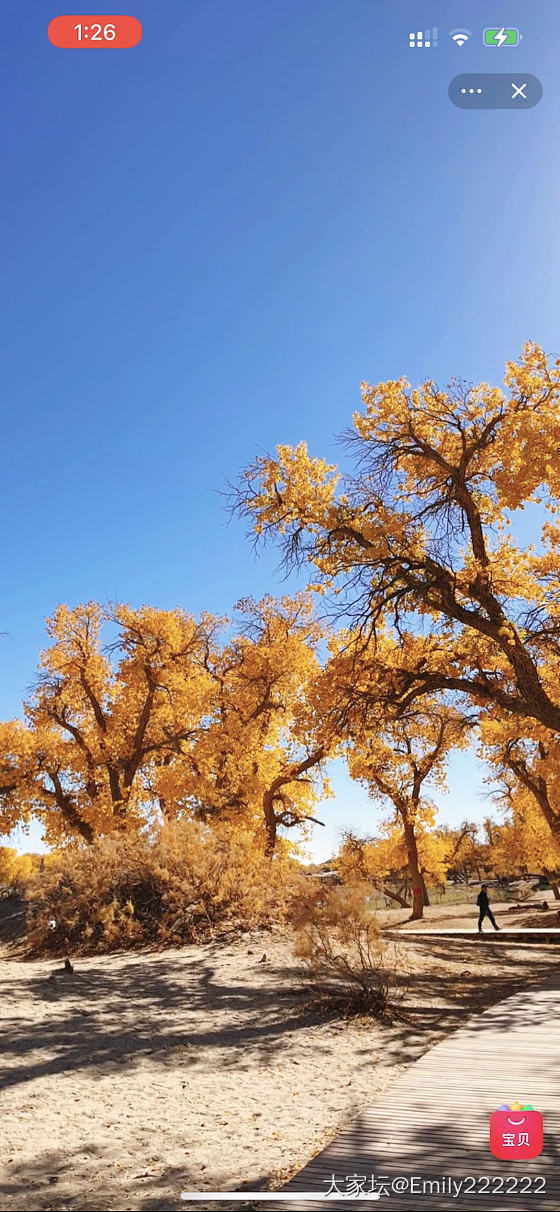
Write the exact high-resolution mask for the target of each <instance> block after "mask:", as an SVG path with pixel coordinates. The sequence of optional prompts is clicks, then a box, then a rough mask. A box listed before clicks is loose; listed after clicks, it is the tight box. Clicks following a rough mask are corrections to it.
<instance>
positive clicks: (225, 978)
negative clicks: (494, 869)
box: [0, 906, 560, 1212]
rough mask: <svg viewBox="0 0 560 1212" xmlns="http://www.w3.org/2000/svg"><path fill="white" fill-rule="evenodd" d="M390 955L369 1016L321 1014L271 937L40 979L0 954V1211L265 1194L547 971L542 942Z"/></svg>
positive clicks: (443, 943) (42, 970)
mask: <svg viewBox="0 0 560 1212" xmlns="http://www.w3.org/2000/svg"><path fill="white" fill-rule="evenodd" d="M454 908H456V907H454ZM458 908H462V907H460V906H459V907H458ZM501 908H502V907H501ZM433 912H434V913H435V912H436V911H433ZM471 915H472V910H471ZM391 916H393V915H392V914H391ZM403 916H406V914H404V915H403V913H402V912H401V913H400V919H401V920H402V919H403ZM437 916H439V915H437ZM469 946H470V944H469ZM398 947H399V967H400V969H401V970H403V971H405V972H406V981H407V984H408V993H407V996H406V999H405V1001H404V1002H403V1004H402V1011H401V1015H400V1016H399V1017H397V1018H396V1019H394V1020H393V1021H392V1022H389V1021H387V1022H383V1023H380V1022H376V1021H371V1020H367V1019H360V1020H355V1019H354V1020H351V1021H349V1022H340V1021H335V1020H332V1019H331V1020H329V1019H327V1018H325V1017H322V1016H321V1015H320V1014H319V1013H318V1012H317V1009H316V1008H312V1007H311V1006H310V1004H309V989H308V987H306V986H305V985H302V982H301V979H300V978H301V970H300V969H299V966H298V965H297V962H296V961H295V960H294V958H293V954H292V950H291V946H290V943H289V941H288V940H286V939H285V938H284V937H283V936H282V935H281V933H280V932H279V931H274V932H273V933H259V934H253V935H243V936H242V937H241V938H237V939H235V940H233V941H229V942H227V943H221V944H218V943H214V944H208V945H206V946H202V947H190V948H186V947H185V948H181V949H177V950H172V951H165V952H141V953H133V954H130V953H128V954H119V955H112V956H107V957H99V958H91V959H81V960H78V961H77V962H76V971H75V973H74V975H72V976H62V975H60V976H56V979H55V980H52V979H51V980H49V979H48V977H49V974H51V973H52V972H53V970H56V969H60V963H59V962H57V961H56V962H54V963H53V962H52V961H40V962H39V961H34V962H21V961H18V960H17V959H14V958H12V957H10V956H9V954H8V953H7V952H6V951H4V953H3V958H2V959H1V960H0V982H1V988H2V999H1V1010H0V1017H1V1022H0V1036H1V1038H2V1061H1V1072H0V1091H1V1093H0V1108H1V1109H0V1114H1V1125H2V1171H1V1179H0V1196H1V1207H2V1208H5V1209H24V1208H25V1209H31V1212H35V1210H37V1212H39V1210H41V1212H43V1210H46V1209H55V1210H57V1212H63V1210H66V1209H82V1210H84V1212H89V1210H91V1212H93V1210H103V1212H104V1210H116V1209H122V1210H123V1212H124V1210H128V1209H134V1210H138V1212H139V1210H144V1209H152V1210H155V1209H160V1210H162V1212H166V1210H171V1209H177V1210H178V1209H180V1208H184V1207H185V1206H186V1207H189V1205H185V1204H184V1203H182V1202H181V1200H180V1198H179V1196H180V1192H181V1191H182V1190H185V1189H189V1190H198V1191H201V1190H210V1191H211V1190H213V1191H216V1190H224V1189H225V1190H232V1189H236V1190H238V1189H240V1188H243V1187H244V1186H245V1185H246V1186H247V1189H250V1188H253V1190H254V1189H258V1188H259V1187H260V1188H261V1189H263V1188H265V1187H267V1186H278V1185H280V1184H281V1182H282V1181H284V1180H285V1179H287V1177H289V1176H290V1175H291V1174H292V1173H294V1172H295V1171H296V1170H297V1169H299V1168H300V1167H301V1166H302V1165H303V1164H304V1163H305V1162H306V1161H308V1160H309V1159H310V1157H312V1156H313V1155H314V1154H315V1153H316V1152H317V1151H318V1150H319V1149H321V1148H322V1147H323V1146H324V1145H325V1144H326V1142H327V1141H328V1140H329V1139H331V1138H332V1136H333V1135H335V1134H336V1132H337V1131H338V1130H339V1129H341V1128H342V1127H344V1126H345V1125H346V1124H347V1123H348V1122H349V1120H351V1119H352V1118H353V1117H354V1115H355V1114H357V1113H358V1112H359V1111H360V1110H361V1109H362V1108H363V1107H364V1106H365V1105H367V1104H371V1103H373V1102H375V1101H376V1100H377V1099H378V1098H379V1097H380V1096H382V1095H383V1092H384V1091H385V1090H386V1089H387V1087H388V1086H389V1084H390V1082H391V1080H392V1079H393V1078H394V1077H395V1075H396V1074H397V1073H399V1072H400V1071H401V1070H402V1068H403V1066H406V1065H410V1064H411V1063H413V1062H414V1060H415V1059H416V1058H417V1057H418V1056H419V1055H421V1053H422V1052H424V1051H425V1050H426V1049H427V1048H428V1047H430V1046H431V1045H432V1044H433V1043H434V1042H436V1041H437V1040H438V1039H440V1038H441V1037H442V1035H443V1034H445V1033H446V1032H448V1031H449V1030H452V1029H453V1028H454V1027H456V1026H459V1025H461V1024H462V1023H464V1021H465V1018H466V1017H467V1016H468V1015H469V1014H471V1013H477V1012H479V1011H480V1010H483V1009H485V1008H486V1006H487V1005H489V1004H490V1003H491V1002H492V1001H496V1000H499V999H500V998H501V997H504V996H507V995H508V994H509V993H511V992H513V991H514V990H515V989H516V988H519V987H521V986H522V985H524V984H527V983H531V982H533V981H536V980H540V979H543V978H544V977H545V976H546V975H548V973H549V972H550V970H551V969H552V968H553V967H556V968H558V967H559V966H560V950H557V949H556V948H555V947H539V948H535V947H530V946H525V947H522V946H520V945H515V944H513V943H511V944H510V943H509V942H506V943H504V942H503V941H502V942H501V943H500V944H499V945H498V944H492V945H487V944H486V943H484V944H480V942H479V941H478V940H477V939H475V940H474V941H473V944H472V947H471V949H470V950H469V951H468V952H467V951H466V949H465V942H464V940H453V939H451V940H439V939H438V940H428V942H427V943H426V942H425V941H421V940H412V939H410V938H409V937H407V938H406V940H404V941H403V942H402V943H400V942H399V944H398ZM263 956H266V958H265V959H263ZM190 1206H191V1207H194V1206H195V1205H193V1204H191V1205H190ZM198 1206H199V1207H200V1205H198Z"/></svg>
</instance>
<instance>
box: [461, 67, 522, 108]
mask: <svg viewBox="0 0 560 1212" xmlns="http://www.w3.org/2000/svg"><path fill="white" fill-rule="evenodd" d="M542 95H543V86H542V84H541V82H540V80H539V79H538V77H537V76H531V75H528V74H527V73H525V74H523V75H515V74H514V73H513V72H468V73H467V72H465V73H464V75H462V76H455V78H454V79H453V80H452V81H451V84H450V85H449V96H450V98H451V100H452V102H453V104H454V105H458V106H459V108H460V109H532V107H533V105H538V103H539V101H540V99H541V97H542Z"/></svg>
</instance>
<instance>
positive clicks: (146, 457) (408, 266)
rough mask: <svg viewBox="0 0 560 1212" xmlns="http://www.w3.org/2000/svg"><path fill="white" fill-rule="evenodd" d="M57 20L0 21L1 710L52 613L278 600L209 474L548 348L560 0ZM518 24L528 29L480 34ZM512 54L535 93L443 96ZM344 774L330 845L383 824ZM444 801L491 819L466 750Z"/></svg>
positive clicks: (215, 3) (216, 475)
mask: <svg viewBox="0 0 560 1212" xmlns="http://www.w3.org/2000/svg"><path fill="white" fill-rule="evenodd" d="M72 7H73V11H75V12H76V13H87V12H88V10H89V11H91V5H86V6H84V5H79V4H75V5H73V6H72ZM58 11H60V10H57V9H56V8H53V7H52V6H51V5H50V4H46V3H43V0H41V2H34V0H31V2H30V0H26V3H25V4H24V5H22V4H21V2H20V0H17V2H15V0H3V2H2V5H1V7H0V21H1V23H2V37H1V39H0V55H1V58H2V63H1V71H0V87H1V89H2V92H3V97H2V109H1V112H2V115H3V129H2V152H3V157H2V159H3V176H4V181H5V183H6V182H7V185H6V184H5V187H4V192H3V199H2V202H3V227H4V235H5V248H4V256H3V270H4V289H3V292H2V311H3V314H2V318H1V324H2V337H3V347H4V355H3V359H2V363H1V374H2V379H3V382H2V399H3V438H4V442H3V446H4V451H3V453H4V458H3V467H2V478H1V482H0V492H1V493H2V497H3V500H2V516H3V519H4V525H3V527H2V537H1V547H2V551H1V567H2V570H3V574H4V575H3V585H2V594H1V597H0V608H1V609H0V613H1V618H0V628H1V629H2V631H3V632H4V633H5V634H4V637H3V638H2V639H1V640H0V670H1V685H0V711H1V713H2V717H4V718H6V717H8V716H12V715H15V714H18V713H19V711H20V708H21V699H22V695H24V694H25V691H26V688H27V686H28V685H29V683H30V682H31V681H32V679H33V675H34V671H35V667H36V662H37V656H38V651H39V649H40V647H41V646H42V644H43V643H44V627H43V620H44V618H45V616H46V615H48V614H49V613H51V612H52V610H53V609H54V607H55V606H56V604H57V603H58V602H59V601H66V602H68V603H70V604H77V603H78V602H80V601H84V600H88V599H90V598H97V599H101V600H103V599H105V598H107V597H110V598H112V599H120V600H123V601H129V602H131V603H133V604H138V605H139V604H141V603H144V602H148V603H154V604H157V605H160V606H164V607H173V606H175V605H181V606H184V607H186V608H187V609H189V610H191V611H193V612H195V613H196V612H198V611H200V610H201V609H210V610H213V611H215V612H217V613H227V612H228V611H230V610H231V608H232V606H233V604H234V603H235V601H236V600H237V599H238V598H240V597H242V596H246V595H249V594H251V595H253V596H258V595H260V594H262V593H264V592H266V591H269V590H270V591H273V592H274V591H275V590H279V589H280V579H279V577H278V576H277V575H276V573H275V559H274V556H273V555H272V553H271V554H267V555H265V556H263V557H262V558H261V559H260V560H258V561H256V560H255V558H254V556H253V554H252V551H251V547H250V545H249V544H248V542H247V541H246V539H245V536H244V533H243V528H242V527H241V526H240V525H238V524H233V525H228V524H227V519H226V516H225V514H224V511H223V502H222V500H221V499H220V496H219V493H218V491H217V490H219V489H220V488H221V487H222V486H223V482H224V478H234V477H235V476H236V474H237V472H238V471H239V470H240V469H241V468H242V467H243V466H244V465H245V464H246V463H247V462H248V461H249V460H251V459H252V458H253V457H254V455H255V453H256V452H257V451H258V450H260V449H263V448H269V447H273V446H275V445H276V444H277V443H278V442H288V443H294V442H297V441H299V440H300V439H302V438H304V439H306V440H307V441H308V443H309V445H310V447H311V448H312V450H314V451H316V452H317V453H321V454H326V455H327V456H328V457H329V458H333V459H334V458H336V457H339V452H336V448H335V446H334V435H335V434H337V433H339V432H340V430H341V429H342V428H343V427H344V426H345V425H346V423H347V421H348V418H349V415H350V413H351V411H352V409H354V408H355V407H356V406H358V405H359V383H360V381H361V380H362V379H368V380H370V381H376V380H378V379H383V378H388V377H396V376H398V375H400V374H403V373H405V374H407V375H408V377H409V378H410V379H411V380H413V381H414V380H417V379H421V378H422V377H425V376H428V375H429V376H432V377H434V378H436V379H437V380H439V381H441V382H444V381H446V380H447V379H448V378H449V377H450V376H451V375H463V376H465V377H467V378H471V379H475V380H476V379H480V378H488V379H499V378H500V377H501V374H502V371H503V363H504V361H505V359H506V357H510V356H514V355H516V354H517V353H518V352H519V349H520V347H521V344H522V342H523V340H525V339H526V338H532V339H535V340H538V341H540V342H541V343H542V344H543V345H544V346H545V347H546V348H547V349H549V350H555V349H557V348H558V345H559V342H558V336H557V315H558V281H559V280H560V274H559V270H560V264H559V261H560V254H559V245H558V236H557V231H558V213H559V202H560V197H559V195H560V172H559V169H558V155H557V140H558V131H559V130H560V83H559V82H558V62H559V52H560V37H559V35H558V33H557V32H556V25H557V13H556V12H555V6H554V5H553V4H552V0H546V2H545V0H540V3H539V4H538V5H529V4H524V5H521V4H515V3H513V4H509V5H505V4H504V3H503V2H502V0H494V2H489V3H481V2H479V0H468V2H467V0H465V3H462V4H459V3H456V2H455V0H449V2H447V3H441V2H438V3H432V4H429V3H422V2H421V0H403V2H402V3H400V2H399V0H267V2H265V3H263V0H236V2H235V3H232V0H159V2H158V3H157V4H156V3H154V2H153V0H152V2H151V3H149V4H147V3H134V4H131V5H130V6H127V11H128V12H129V13H131V14H133V15H135V16H136V17H138V18H139V19H140V20H141V22H142V25H143V29H144V34H143V39H142V42H141V43H140V44H139V46H137V47H136V48H134V49H132V50H127V51H114V50H113V51H111V50H99V51H97V50H81V51H69V50H68V51H63V50H57V49H55V48H54V47H52V46H51V45H50V43H49V42H48V40H47V36H46V29H47V25H48V22H49V20H50V19H51V18H52V17H53V16H55V15H57V12H58ZM504 22H505V23H507V24H510V25H517V26H519V27H520V29H521V30H522V32H523V34H524V38H523V42H522V43H521V46H520V47H519V48H515V49H506V48H503V49H502V50H501V51H499V50H495V49H487V48H484V47H483V45H482V36H481V31H482V29H483V27H484V26H486V25H494V24H495V25H501V24H503V23H504ZM433 25H437V26H438V27H439V30H440V45H439V47H438V48H437V50H436V49H432V50H429V51H426V50H423V51H418V50H414V51H412V50H410V49H409V46H408V34H409V29H410V28H424V27H426V26H433ZM457 26H466V27H467V28H468V29H470V30H472V31H473V36H472V38H471V39H470V40H469V42H468V43H467V44H466V46H464V47H462V48H459V47H457V46H456V45H454V44H453V42H452V41H451V39H450V38H449V36H448V31H449V30H450V29H453V28H455V27H457ZM506 56H507V58H506ZM498 63H499V64H500V66H497V65H498ZM490 64H492V66H490ZM502 65H505V66H502ZM510 65H511V66H512V67H513V66H515V71H516V72H517V71H518V70H522V71H527V72H532V73H534V74H536V75H538V76H539V77H540V79H541V80H542V82H543V85H544V97H543V101H542V102H541V104H540V105H539V106H538V107H537V108H535V109H531V110H529V111H527V112H525V113H512V112H509V111H482V112H477V113H468V112H465V111H462V110H458V109H456V108H455V107H454V106H452V105H451V103H450V101H449V99H448V97H447V87H448V84H449V81H450V79H451V78H452V76H454V75H455V74H457V73H458V72H459V71H468V70H473V71H483V70H486V71H489V70H509V67H510ZM335 785H336V789H337V800H336V802H334V803H332V804H330V805H328V806H327V807H326V812H325V819H326V820H327V822H328V829H326V830H324V831H318V836H317V839H316V850H315V853H316V854H317V856H323V855H326V854H328V853H329V852H330V850H331V849H332V845H333V840H334V837H335V829H336V823H337V821H339V820H341V819H344V820H345V821H346V822H348V823H353V824H354V825H358V826H361V825H363V826H365V825H366V824H368V823H369V824H370V825H371V824H372V823H373V822H374V820H375V817H373V818H372V810H371V806H370V805H369V804H368V801H367V797H365V795H364V793H363V792H361V791H360V789H358V788H355V787H352V786H351V785H349V783H348V781H347V779H346V778H345V777H344V775H343V773H342V772H341V771H339V770H338V771H336V772H335ZM451 787H452V793H451V795H450V796H449V797H448V798H447V799H446V800H445V801H442V809H443V819H447V820H450V821H453V820H457V819H460V818H461V817H462V816H464V815H466V814H468V815H469V816H473V817H482V816H483V815H485V813H486V811H487V808H488V802H487V800H486V799H485V798H482V796H481V782H480V769H479V767H478V766H477V764H476V763H475V762H473V761H472V760H471V759H469V758H468V757H465V755H461V756H460V758H459V759H458V761H457V762H456V763H454V764H453V767H452V771H451ZM319 832H320V834H321V836H319Z"/></svg>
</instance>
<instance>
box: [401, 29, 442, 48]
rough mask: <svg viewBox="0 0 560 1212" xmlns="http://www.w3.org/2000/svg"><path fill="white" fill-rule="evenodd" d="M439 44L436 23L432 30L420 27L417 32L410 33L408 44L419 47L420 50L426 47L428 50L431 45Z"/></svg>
mask: <svg viewBox="0 0 560 1212" xmlns="http://www.w3.org/2000/svg"><path fill="white" fill-rule="evenodd" d="M437 44H438V29H437V25H434V28H433V29H431V30H430V29H426V30H421V29H419V30H418V32H417V33H410V34H409V35H408V45H409V46H410V47H419V49H420V50H422V49H424V48H425V49H426V50H428V49H429V48H430V47H431V46H437Z"/></svg>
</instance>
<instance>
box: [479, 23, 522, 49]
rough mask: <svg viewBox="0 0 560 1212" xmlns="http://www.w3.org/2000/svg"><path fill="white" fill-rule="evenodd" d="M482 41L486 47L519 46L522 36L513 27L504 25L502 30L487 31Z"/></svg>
mask: <svg viewBox="0 0 560 1212" xmlns="http://www.w3.org/2000/svg"><path fill="white" fill-rule="evenodd" d="M482 40H483V42H484V45H485V46H518V45H519V43H520V41H521V34H520V33H519V30H518V29H514V28H513V26H511V25H510V26H507V25H502V26H501V27H500V28H498V27H496V28H493V29H485V30H484V34H483V37H482Z"/></svg>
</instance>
